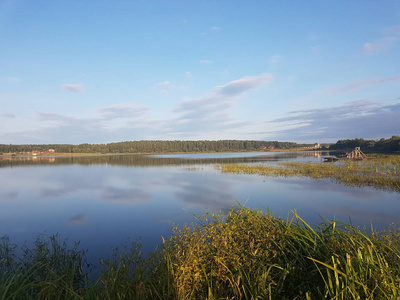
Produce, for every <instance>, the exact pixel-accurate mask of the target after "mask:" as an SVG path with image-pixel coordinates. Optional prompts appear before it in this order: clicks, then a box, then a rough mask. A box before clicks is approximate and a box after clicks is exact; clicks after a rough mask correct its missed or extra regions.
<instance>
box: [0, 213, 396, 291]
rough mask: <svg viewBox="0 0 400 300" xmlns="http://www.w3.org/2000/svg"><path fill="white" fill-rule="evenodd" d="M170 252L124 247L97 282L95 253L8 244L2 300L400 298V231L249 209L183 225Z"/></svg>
mask: <svg viewBox="0 0 400 300" xmlns="http://www.w3.org/2000/svg"><path fill="white" fill-rule="evenodd" d="M173 229H174V230H173V234H172V236H171V237H170V238H169V239H167V240H164V243H163V245H162V249H161V250H160V251H157V252H155V253H153V254H151V255H150V256H149V257H148V258H147V259H143V258H142V254H141V252H140V245H138V244H132V245H131V246H130V247H127V248H123V249H115V252H114V256H113V257H112V258H111V259H109V260H101V261H100V266H101V272H100V275H99V276H98V278H96V279H95V278H93V277H92V278H91V275H90V272H89V271H85V270H87V266H86V265H85V263H84V261H85V259H84V258H85V251H82V250H79V244H75V245H74V246H73V247H71V248H70V249H68V247H67V246H66V244H65V243H63V242H60V239H59V236H53V237H50V238H39V239H38V240H37V242H36V244H35V247H34V248H33V249H32V250H29V249H26V248H23V255H22V256H20V257H17V254H16V252H17V251H16V250H17V248H16V246H14V245H12V244H10V242H9V240H8V239H7V238H3V239H1V244H0V271H1V272H0V299H399V297H400V232H399V231H398V230H396V229H391V230H387V231H383V232H376V231H373V230H372V232H371V233H369V234H367V233H366V232H365V231H361V230H359V229H358V228H355V227H353V226H351V225H347V224H343V223H339V222H336V221H327V220H325V221H323V222H322V223H321V224H320V225H318V226H316V227H314V228H312V227H311V226H309V225H308V224H307V223H306V222H305V221H303V220H302V219H301V218H300V217H299V216H298V215H297V213H296V212H294V213H293V214H292V216H291V217H290V218H288V219H286V220H285V219H281V218H276V217H273V215H272V214H271V213H269V212H268V213H263V212H261V211H255V210H251V209H247V208H243V207H239V209H236V210H235V209H232V210H230V211H229V212H227V213H221V212H219V213H204V215H202V216H200V217H198V218H197V222H196V223H194V224H190V225H185V226H183V227H182V228H177V227H174V228H173Z"/></svg>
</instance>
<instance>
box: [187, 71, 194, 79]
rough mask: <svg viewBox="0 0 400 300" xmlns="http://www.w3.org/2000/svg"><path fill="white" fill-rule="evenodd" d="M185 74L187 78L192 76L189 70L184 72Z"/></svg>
mask: <svg viewBox="0 0 400 300" xmlns="http://www.w3.org/2000/svg"><path fill="white" fill-rule="evenodd" d="M185 75H186V77H187V78H192V77H193V74H192V72H189V71H187V72H186V73H185Z"/></svg>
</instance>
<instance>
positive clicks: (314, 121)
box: [270, 100, 400, 142]
mask: <svg viewBox="0 0 400 300" xmlns="http://www.w3.org/2000/svg"><path fill="white" fill-rule="evenodd" d="M271 123H278V124H280V126H287V125H292V126H291V128H289V129H284V130H279V129H278V130H277V132H276V134H277V135H279V136H280V137H281V138H282V139H289V140H294V141H306V142H315V141H331V142H334V141H336V140H338V139H341V138H343V137H347V138H369V139H376V138H381V137H390V136H391V135H393V134H395V133H396V132H398V128H400V104H399V103H398V104H392V105H381V104H377V103H373V102H370V101H367V100H359V101H354V102H350V103H347V104H345V105H341V106H336V107H330V108H325V109H311V110H303V111H293V112H291V116H288V117H285V118H279V119H275V120H273V121H271V122H270V124H271Z"/></svg>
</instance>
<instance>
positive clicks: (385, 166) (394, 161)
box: [218, 155, 400, 192]
mask: <svg viewBox="0 0 400 300" xmlns="http://www.w3.org/2000/svg"><path fill="white" fill-rule="evenodd" d="M218 168H219V169H220V170H221V171H222V172H223V173H237V174H257V175H262V176H275V177H277V176H283V177H290V176H306V177H310V178H314V179H322V178H330V179H331V180H332V181H334V182H337V183H342V184H346V185H350V186H371V187H374V188H378V189H387V190H392V191H396V192H400V156H399V155H387V156H382V155H380V156H378V155H375V156H371V157H369V159H368V160H367V161H353V160H347V159H346V160H342V161H340V162H339V163H335V164H333V163H299V162H283V163H279V164H278V166H276V167H274V166H265V165H256V166H254V165H245V164H225V165H220V166H218Z"/></svg>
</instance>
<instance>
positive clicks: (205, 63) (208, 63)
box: [200, 59, 213, 65]
mask: <svg viewBox="0 0 400 300" xmlns="http://www.w3.org/2000/svg"><path fill="white" fill-rule="evenodd" d="M200 63H201V64H203V65H211V64H212V63H213V61H212V60H209V59H203V60H201V61H200Z"/></svg>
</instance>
